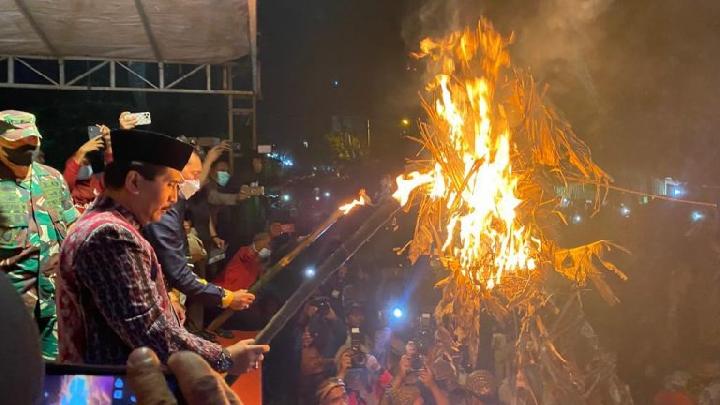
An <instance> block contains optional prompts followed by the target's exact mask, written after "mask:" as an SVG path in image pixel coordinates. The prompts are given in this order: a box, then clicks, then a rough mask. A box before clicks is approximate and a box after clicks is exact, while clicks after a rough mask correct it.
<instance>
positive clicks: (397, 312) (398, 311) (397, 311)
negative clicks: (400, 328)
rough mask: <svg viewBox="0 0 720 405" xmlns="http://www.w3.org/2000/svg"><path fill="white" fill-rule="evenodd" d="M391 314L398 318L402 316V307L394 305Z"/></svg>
mask: <svg viewBox="0 0 720 405" xmlns="http://www.w3.org/2000/svg"><path fill="white" fill-rule="evenodd" d="M392 315H393V316H394V317H395V318H397V319H400V318H402V317H403V315H404V313H403V310H402V309H400V308H397V307H396V308H393V310H392Z"/></svg>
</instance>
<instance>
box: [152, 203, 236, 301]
mask: <svg viewBox="0 0 720 405" xmlns="http://www.w3.org/2000/svg"><path fill="white" fill-rule="evenodd" d="M186 207H187V200H185V199H184V198H182V197H179V199H178V202H177V203H175V205H173V206H172V208H170V209H169V210H168V211H167V212H166V213H165V215H163V216H162V218H160V221H158V222H155V223H152V224H149V225H146V226H144V227H143V229H142V233H143V236H145V239H147V240H148V242H150V244H151V245H152V247H153V249H154V250H155V254H156V255H157V258H158V261H159V262H160V266H161V268H162V272H163V275H164V276H165V281H166V282H167V284H168V286H169V287H170V288H175V289H177V290H179V291H180V292H182V293H183V294H185V295H187V296H188V298H189V299H193V300H197V301H199V302H202V303H203V305H205V306H215V307H219V306H221V303H222V298H223V296H224V295H225V291H224V290H223V289H222V288H221V287H218V286H216V285H215V284H211V283H208V282H206V281H205V280H203V279H201V278H200V277H198V276H197V275H195V273H193V271H192V268H191V267H190V266H189V265H188V257H187V254H188V247H187V235H186V234H185V229H184V228H183V218H184V216H185V209H186Z"/></svg>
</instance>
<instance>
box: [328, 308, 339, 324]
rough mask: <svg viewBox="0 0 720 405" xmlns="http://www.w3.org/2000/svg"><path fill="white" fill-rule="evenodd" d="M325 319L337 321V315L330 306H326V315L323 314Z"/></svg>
mask: <svg viewBox="0 0 720 405" xmlns="http://www.w3.org/2000/svg"><path fill="white" fill-rule="evenodd" d="M325 319H327V320H328V321H337V320H338V316H337V314H336V313H335V311H334V310H333V309H332V307H329V308H328V313H327V315H325Z"/></svg>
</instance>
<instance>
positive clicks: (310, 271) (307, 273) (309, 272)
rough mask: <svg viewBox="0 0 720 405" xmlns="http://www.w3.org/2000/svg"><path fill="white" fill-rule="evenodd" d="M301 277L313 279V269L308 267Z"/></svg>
mask: <svg viewBox="0 0 720 405" xmlns="http://www.w3.org/2000/svg"><path fill="white" fill-rule="evenodd" d="M303 275H304V276H305V278H314V277H315V269H314V268H313V267H308V268H306V269H305V271H304V272H303Z"/></svg>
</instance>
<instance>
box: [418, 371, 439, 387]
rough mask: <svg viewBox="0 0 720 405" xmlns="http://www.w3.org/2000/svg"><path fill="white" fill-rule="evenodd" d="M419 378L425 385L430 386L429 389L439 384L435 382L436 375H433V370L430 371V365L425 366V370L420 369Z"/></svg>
mask: <svg viewBox="0 0 720 405" xmlns="http://www.w3.org/2000/svg"><path fill="white" fill-rule="evenodd" d="M418 379H419V380H420V382H421V383H423V385H424V386H426V387H428V388H429V389H434V388H436V387H437V384H436V383H435V377H434V376H433V373H432V371H430V368H429V367H425V368H424V369H423V370H420V372H419V373H418Z"/></svg>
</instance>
